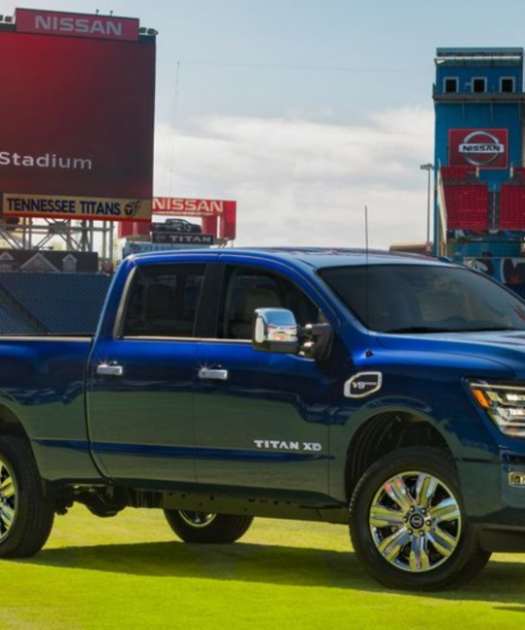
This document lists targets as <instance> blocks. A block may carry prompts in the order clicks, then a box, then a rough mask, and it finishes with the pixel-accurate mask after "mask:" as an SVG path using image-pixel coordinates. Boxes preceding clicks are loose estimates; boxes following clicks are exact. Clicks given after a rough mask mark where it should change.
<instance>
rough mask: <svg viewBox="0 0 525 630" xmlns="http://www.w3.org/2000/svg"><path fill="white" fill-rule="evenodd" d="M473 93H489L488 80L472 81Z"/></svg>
mask: <svg viewBox="0 0 525 630" xmlns="http://www.w3.org/2000/svg"><path fill="white" fill-rule="evenodd" d="M472 91H473V92H476V93H478V94H479V93H481V92H486V91H487V79H485V78H480V77H477V78H473V79H472Z"/></svg>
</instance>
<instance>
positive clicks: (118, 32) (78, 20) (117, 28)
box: [15, 9, 139, 41]
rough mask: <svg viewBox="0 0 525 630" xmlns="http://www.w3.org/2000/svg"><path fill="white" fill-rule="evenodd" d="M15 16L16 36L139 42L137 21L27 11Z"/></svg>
mask: <svg viewBox="0 0 525 630" xmlns="http://www.w3.org/2000/svg"><path fill="white" fill-rule="evenodd" d="M15 15H16V18H15V19H16V30H17V32H18V33H35V34H38V35H64V36H67V37H71V36H75V37H95V38H97V39H119V40H125V41H137V40H138V38H139V21H138V20H137V19H135V18H120V17H114V16H112V15H82V14H79V13H59V12H57V11H37V10H31V9H17V10H16V14H15Z"/></svg>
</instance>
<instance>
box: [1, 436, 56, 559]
mask: <svg viewBox="0 0 525 630" xmlns="http://www.w3.org/2000/svg"><path fill="white" fill-rule="evenodd" d="M53 519H54V505H53V503H52V501H50V500H49V499H47V498H46V497H45V496H44V494H43V492H42V483H41V480H40V476H39V474H38V469H37V467H36V463H35V460H34V458H33V453H32V452H31V449H30V447H29V444H28V443H27V442H26V441H25V440H24V439H22V438H20V437H15V436H10V435H4V436H0V558H26V557H28V556H32V555H34V554H35V553H37V552H38V551H40V549H42V547H43V546H44V544H45V542H46V540H47V539H48V537H49V534H50V532H51V528H52V526H53Z"/></svg>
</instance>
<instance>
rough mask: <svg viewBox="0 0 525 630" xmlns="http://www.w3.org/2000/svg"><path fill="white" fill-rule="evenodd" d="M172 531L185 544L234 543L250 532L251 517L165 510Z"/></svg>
mask: <svg viewBox="0 0 525 630" xmlns="http://www.w3.org/2000/svg"><path fill="white" fill-rule="evenodd" d="M164 514H165V515H166V520H167V521H168V523H169V525H170V527H171V529H172V530H173V531H174V532H175V533H176V534H177V536H178V537H179V538H180V539H181V540H183V541H184V542H189V543H233V542H235V541H236V540H239V538H241V536H244V534H245V533H246V532H247V531H248V528H249V527H250V525H251V524H252V521H253V517H251V516H233V515H229V514H213V513H211V512H210V513H209V512H190V511H184V510H164Z"/></svg>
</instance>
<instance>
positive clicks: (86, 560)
mask: <svg viewBox="0 0 525 630" xmlns="http://www.w3.org/2000/svg"><path fill="white" fill-rule="evenodd" d="M0 579H1V581H0V584H1V591H0V592H1V600H0V601H1V607H0V630H106V629H107V630H120V629H126V630H142V629H144V630H146V629H148V630H149V629H157V628H162V629H164V628H166V629H171V628H173V629H181V630H182V629H189V628H191V629H192V630H207V629H209V628H214V629H221V630H222V629H224V630H236V629H243V630H245V629H252V628H265V629H266V630H281V629H286V630H290V629H294V628H301V629H303V630H304V629H310V628H312V629H319V630H321V629H323V630H328V629H330V630H331V629H339V628H348V629H356V630H361V629H369V628H370V629H372V628H373V629H375V630H382V629H383V628H385V629H388V630H397V629H399V630H412V629H417V630H423V629H424V630H433V629H436V630H438V629H439V630H455V629H456V628H459V629H460V630H465V629H467V628H476V629H480V630H487V629H490V628H494V629H496V628H497V629H498V630H502V629H505V630H507V629H512V628H519V629H520V630H521V629H522V628H523V627H524V624H525V614H524V613H525V556H523V557H521V556H510V555H509V556H503V555H499V556H495V557H494V560H493V561H491V563H490V564H489V565H488V567H487V568H486V569H485V570H484V572H483V573H482V574H481V575H480V576H479V577H478V578H477V579H476V580H475V581H474V582H472V583H471V584H470V585H469V586H468V587H467V588H465V589H464V590H462V591H455V592H452V593H445V594H437V595H428V594H426V595H424V596H422V595H407V594H403V593H398V592H392V591H387V590H386V589H383V588H381V587H380V586H379V585H377V584H376V583H375V582H374V581H373V580H372V579H370V578H369V577H368V576H367V575H366V574H365V573H364V572H363V570H362V569H361V567H360V566H359V564H358V563H357V561H356V559H355V557H354V554H353V553H352V551H351V549H350V543H349V540H348V533H347V530H346V528H344V527H342V526H332V525H325V524H311V523H300V522H296V521H272V520H265V519H260V520H256V521H255V522H254V525H253V526H252V528H251V529H250V531H249V532H248V534H247V535H246V536H245V537H244V538H243V540H242V541H241V542H238V543H236V544H234V545H220V546H197V545H187V544H183V543H180V542H178V541H176V540H175V539H174V536H173V535H172V533H171V530H170V529H169V527H168V525H167V523H165V521H164V517H163V515H162V513H161V512H160V511H150V510H132V509H129V510H126V511H124V512H123V513H122V514H120V515H119V516H117V517H115V518H112V519H99V518H96V517H94V516H92V515H91V514H90V513H89V512H88V511H87V510H86V509H84V508H83V507H76V508H75V509H73V510H72V511H71V512H70V514H68V516H66V517H58V518H57V520H56V523H55V528H54V530H53V533H52V535H51V538H50V540H49V542H48V544H47V546H46V547H45V549H44V550H43V551H42V552H41V553H40V554H39V555H38V556H36V557H35V558H32V559H30V560H24V561H2V562H0Z"/></svg>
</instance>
